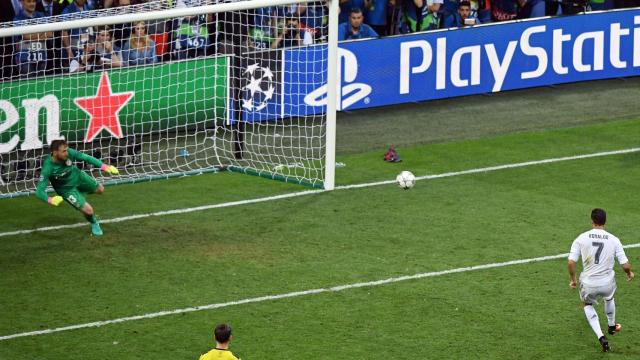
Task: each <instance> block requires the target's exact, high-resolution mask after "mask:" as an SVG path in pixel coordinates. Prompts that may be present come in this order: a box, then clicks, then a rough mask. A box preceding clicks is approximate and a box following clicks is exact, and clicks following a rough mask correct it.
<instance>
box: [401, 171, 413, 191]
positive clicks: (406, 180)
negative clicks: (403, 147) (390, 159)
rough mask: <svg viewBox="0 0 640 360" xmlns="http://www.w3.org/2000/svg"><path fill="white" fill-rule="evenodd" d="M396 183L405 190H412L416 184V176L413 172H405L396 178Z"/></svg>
mask: <svg viewBox="0 0 640 360" xmlns="http://www.w3.org/2000/svg"><path fill="white" fill-rule="evenodd" d="M396 182H397V183H398V186H400V187H401V188H403V189H405V190H407V189H411V188H412V187H413V185H415V184H416V176H415V175H413V173H411V171H403V172H401V173H400V174H398V176H396Z"/></svg>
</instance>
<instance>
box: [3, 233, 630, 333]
mask: <svg viewBox="0 0 640 360" xmlns="http://www.w3.org/2000/svg"><path fill="white" fill-rule="evenodd" d="M624 247H625V248H627V249H629V248H637V247H640V243H636V244H630V245H626V246H624ZM568 256H569V254H558V255H550V256H542V257H537V258H531V259H521V260H511V261H507V262H501V263H493V264H484V265H474V266H468V267H461V268H456V269H449V270H443V271H434V272H427V273H419V274H413V275H405V276H400V277H392V278H388V279H382V280H375V281H369V282H360V283H353V284H347V285H338V286H333V287H330V288H318V289H311V290H304V291H295V292H290V293H285V294H279V295H266V296H260V297H255V298H248V299H242V300H236V301H229V302H224V303H216V304H209V305H201V306H195V307H189V308H183V309H176V310H166V311H160V312H155V313H148V314H143V315H135V316H129V317H123V318H119V319H113V320H104V321H94V322H90V323H84V324H77V325H70V326H64V327H59V328H53V329H46V330H37V331H29V332H22V333H16V334H11V335H4V336H0V341H5V340H10V339H15V338H21V337H27V336H37V335H45V334H52V333H57V332H62V331H69V330H77V329H85V328H92V327H100V326H105V325H110V324H118V323H123V322H128V321H135V320H144V319H153V318H157V317H162V316H168V315H176V314H184V313H191V312H195V311H203V310H211V309H220V308H225V307H229V306H234V305H242V304H250V303H259V302H263V301H270V300H279V299H287V298H294V297H299V296H306V295H313V294H320V293H331V292H338V291H343V290H349V289H355V288H361V287H373V286H380V285H385V284H393V283H397V282H401V281H407V280H417V279H424V278H430V277H436V276H442V275H448V274H456V273H463V272H468V271H476V270H484V269H493V268H499V267H504V266H511V265H520V264H529V263H534V262H540V261H546V260H555V259H561V258H566V257H568Z"/></svg>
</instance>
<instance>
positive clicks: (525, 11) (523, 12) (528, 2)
mask: <svg viewBox="0 0 640 360" xmlns="http://www.w3.org/2000/svg"><path fill="white" fill-rule="evenodd" d="M516 1H517V3H518V8H519V9H518V16H517V18H518V19H529V18H536V17H542V16H544V15H545V0H516Z"/></svg>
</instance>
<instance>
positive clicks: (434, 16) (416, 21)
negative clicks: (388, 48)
mask: <svg viewBox="0 0 640 360" xmlns="http://www.w3.org/2000/svg"><path fill="white" fill-rule="evenodd" d="M403 1H404V2H403V12H404V16H403V24H402V29H401V32H403V33H413V32H417V31H425V30H433V29H438V28H439V27H440V16H439V14H438V11H440V5H442V3H443V0H403Z"/></svg>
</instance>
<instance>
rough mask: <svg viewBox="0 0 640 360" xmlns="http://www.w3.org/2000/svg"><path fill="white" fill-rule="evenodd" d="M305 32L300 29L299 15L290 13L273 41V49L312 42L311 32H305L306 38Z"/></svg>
mask: <svg viewBox="0 0 640 360" xmlns="http://www.w3.org/2000/svg"><path fill="white" fill-rule="evenodd" d="M302 36H303V34H302V31H301V30H300V21H298V17H297V16H296V15H293V14H289V15H287V17H286V21H285V22H284V23H283V26H282V29H281V30H280V34H278V37H276V38H275V39H274V40H273V42H271V48H272V49H279V48H283V47H285V48H286V47H292V46H301V45H304V44H305V43H311V42H312V41H313V40H312V39H311V34H309V33H305V34H304V38H305V39H304V40H303V38H302Z"/></svg>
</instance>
